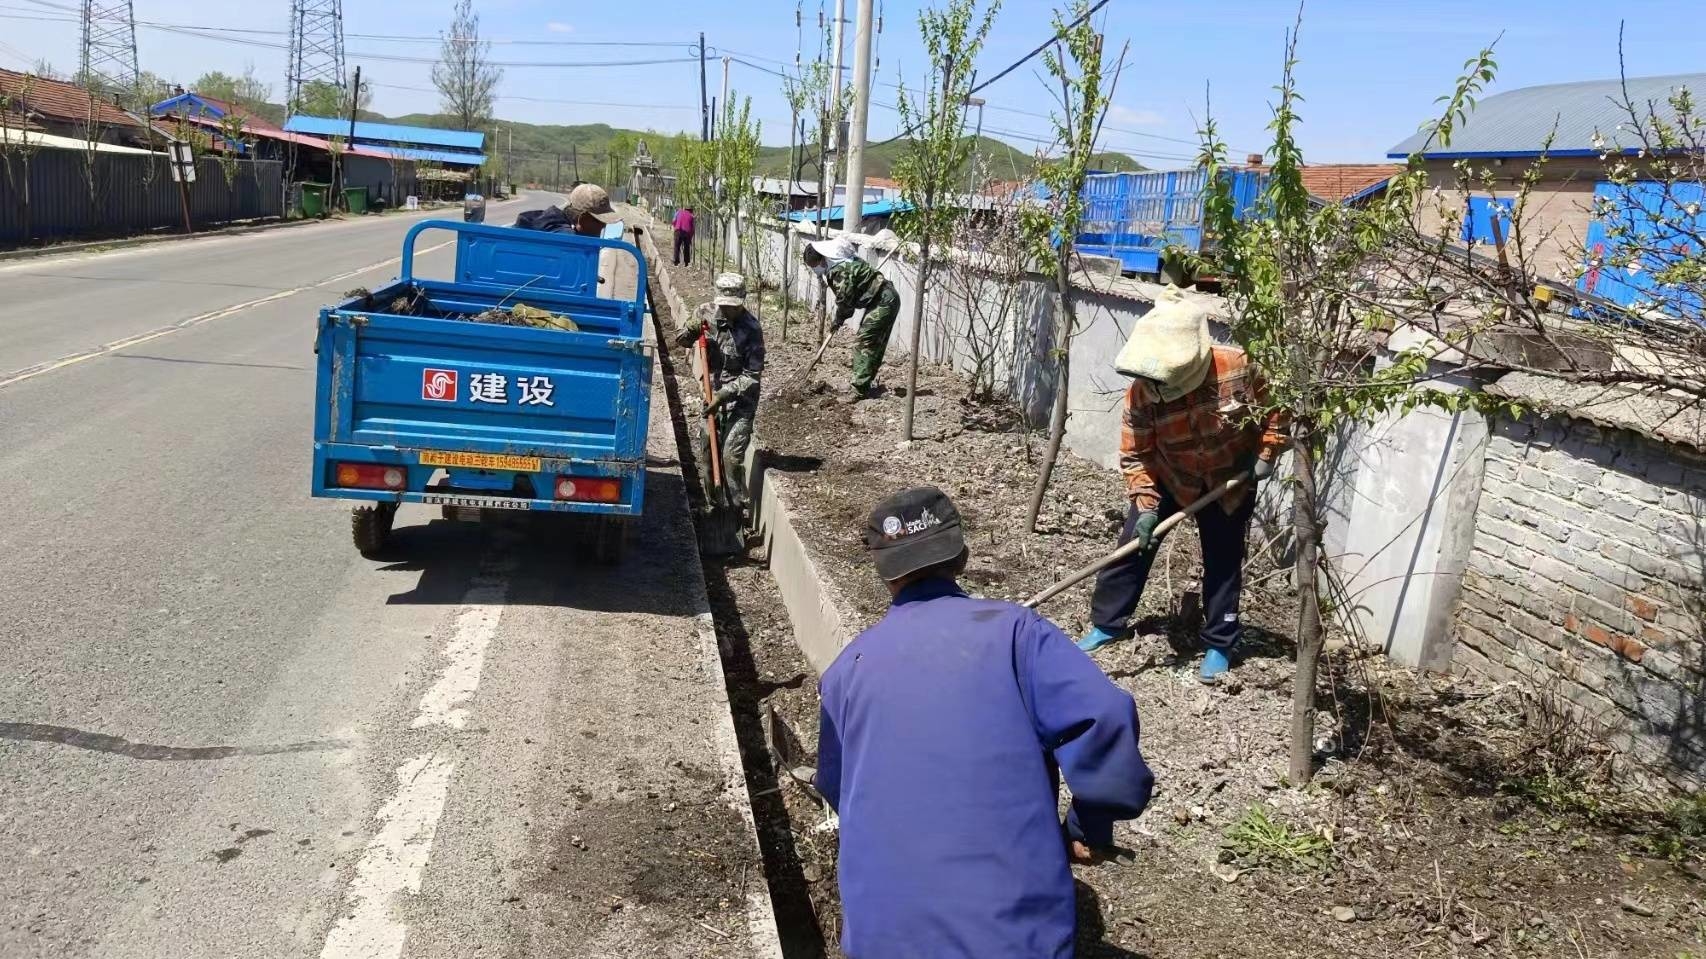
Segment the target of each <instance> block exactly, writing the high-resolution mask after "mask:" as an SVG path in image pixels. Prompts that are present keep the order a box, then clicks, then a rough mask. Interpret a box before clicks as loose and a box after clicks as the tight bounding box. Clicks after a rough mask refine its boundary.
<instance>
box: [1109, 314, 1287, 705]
mask: <svg viewBox="0 0 1706 959" xmlns="http://www.w3.org/2000/svg"><path fill="white" fill-rule="evenodd" d="M1163 314H1165V315H1163ZM1134 350H1135V355H1134ZM1128 357H1130V358H1132V359H1133V361H1134V362H1131V363H1127V362H1126V361H1127V359H1128ZM1121 362H1122V367H1126V368H1124V369H1123V370H1122V371H1124V372H1127V373H1137V375H1136V376H1134V382H1133V383H1132V385H1131V388H1130V389H1128V390H1127V391H1126V397H1125V416H1124V421H1123V425H1122V428H1121V432H1120V472H1121V473H1122V474H1124V477H1125V487H1126V495H1127V497H1128V498H1129V499H1130V500H1131V509H1130V511H1129V513H1128V514H1127V516H1126V522H1125V529H1124V531H1123V532H1122V533H1121V534H1120V544H1121V545H1124V544H1126V543H1128V542H1131V541H1132V540H1134V539H1135V540H1138V541H1139V542H1141V543H1143V546H1142V547H1141V548H1140V549H1139V550H1138V551H1137V552H1135V553H1132V554H1131V555H1130V556H1127V557H1126V558H1124V559H1122V560H1121V561H1120V562H1118V563H1115V564H1114V565H1112V566H1109V567H1108V568H1107V569H1104V570H1103V571H1102V572H1101V575H1099V576H1098V577H1097V578H1096V590H1095V592H1094V593H1093V594H1092V595H1091V599H1090V622H1091V625H1092V628H1091V630H1090V631H1089V632H1088V633H1087V634H1085V636H1084V638H1083V639H1081V640H1079V642H1078V646H1079V648H1080V649H1084V650H1086V651H1088V650H1093V649H1095V648H1097V647H1098V646H1101V645H1103V644H1105V643H1108V642H1111V641H1113V640H1114V639H1116V638H1119V637H1120V636H1121V635H1123V634H1124V633H1125V631H1126V627H1127V620H1129V619H1130V618H1131V614H1132V611H1133V610H1135V609H1136V608H1137V604H1138V601H1139V600H1140V599H1141V598H1142V597H1143V587H1144V584H1145V583H1146V582H1148V580H1149V570H1150V566H1151V564H1153V563H1154V561H1155V552H1156V550H1155V545H1156V544H1155V542H1154V539H1155V528H1156V527H1157V526H1158V525H1160V523H1161V521H1162V520H1164V519H1166V518H1167V517H1169V516H1171V515H1173V514H1174V513H1176V512H1178V511H1179V510H1181V509H1183V508H1184V507H1186V506H1189V505H1190V504H1191V503H1193V502H1195V501H1196V500H1197V499H1199V498H1201V497H1202V496H1203V495H1204V494H1206V493H1208V492H1210V491H1211V490H1213V489H1215V488H1216V487H1218V486H1219V485H1220V484H1222V483H1224V482H1226V481H1227V480H1230V479H1233V478H1234V477H1237V476H1241V475H1242V476H1245V477H1246V482H1245V483H1244V485H1242V486H1240V487H1238V488H1237V489H1234V490H1233V491H1232V492H1230V493H1227V494H1226V495H1225V496H1223V497H1222V498H1221V499H1220V501H1219V502H1218V503H1213V504H1210V505H1209V506H1208V507H1207V508H1205V509H1203V510H1202V512H1200V513H1198V514H1197V515H1196V523H1197V531H1198V533H1199V534H1200V536H1201V537H1202V564H1203V583H1202V588H1203V607H1204V616H1205V622H1204V624H1203V630H1202V640H1203V645H1204V646H1206V647H1207V650H1206V652H1205V653H1204V655H1203V661H1202V668H1201V671H1200V676H1201V678H1202V679H1203V681H1204V682H1213V681H1214V680H1215V678H1216V677H1218V676H1219V675H1220V674H1221V673H1224V672H1225V671H1226V670H1227V669H1229V668H1230V667H1231V656H1232V653H1233V650H1234V649H1235V648H1236V647H1237V645H1238V641H1239V640H1240V639H1241V638H1242V637H1243V633H1244V628H1243V625H1242V624H1241V623H1240V622H1239V621H1238V598H1239V594H1240V592H1241V591H1242V589H1243V585H1244V550H1245V537H1246V536H1247V534H1248V531H1249V528H1250V516H1251V514H1252V513H1253V512H1254V511H1255V504H1256V496H1255V489H1254V486H1255V483H1256V481H1259V480H1263V479H1266V478H1268V476H1270V475H1271V474H1272V473H1273V466H1274V458H1275V457H1277V456H1278V455H1279V454H1280V452H1281V451H1282V450H1284V448H1285V445H1286V440H1285V429H1286V421H1285V418H1284V416H1283V415H1282V414H1281V413H1279V412H1278V411H1274V412H1269V413H1266V414H1263V413H1262V411H1263V410H1264V409H1265V408H1266V405H1267V399H1268V397H1267V386H1266V384H1265V383H1264V381H1263V380H1262V377H1261V375H1260V374H1259V373H1258V372H1257V371H1256V370H1255V369H1254V368H1253V367H1251V365H1250V362H1249V359H1248V357H1246V356H1245V354H1244V351H1243V350H1241V349H1239V348H1238V347H1236V346H1216V345H1214V343H1213V341H1212V340H1211V339H1210V337H1209V331H1208V317H1207V315H1206V314H1204V313H1201V312H1193V311H1161V310H1157V311H1156V312H1155V313H1153V314H1151V315H1150V316H1148V317H1145V318H1144V319H1142V320H1139V321H1138V325H1137V328H1136V329H1135V330H1133V332H1132V341H1131V345H1130V346H1128V347H1127V352H1126V353H1122V354H1121Z"/></svg>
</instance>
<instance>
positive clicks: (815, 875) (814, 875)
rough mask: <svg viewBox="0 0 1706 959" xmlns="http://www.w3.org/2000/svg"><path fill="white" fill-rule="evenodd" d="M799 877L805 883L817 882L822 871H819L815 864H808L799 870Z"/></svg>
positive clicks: (821, 876) (820, 877)
mask: <svg viewBox="0 0 1706 959" xmlns="http://www.w3.org/2000/svg"><path fill="white" fill-rule="evenodd" d="M800 875H801V876H803V877H804V878H805V880H806V882H817V881H818V880H820V879H822V878H823V870H821V869H819V868H818V867H817V864H816V863H809V862H808V863H806V865H805V867H804V868H802V869H801V870H800Z"/></svg>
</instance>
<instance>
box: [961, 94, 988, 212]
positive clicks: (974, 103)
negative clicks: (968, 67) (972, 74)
mask: <svg viewBox="0 0 1706 959" xmlns="http://www.w3.org/2000/svg"><path fill="white" fill-rule="evenodd" d="M985 102H986V101H985V100H984V99H983V98H982V97H966V106H968V107H977V132H976V133H973V134H972V135H971V175H970V176H968V177H967V178H966V195H967V199H968V201H969V199H970V195H971V194H973V193H976V192H977V172H978V170H977V167H978V160H979V159H980V158H981V154H982V152H983V105H984V103H985ZM960 129H962V130H963V129H965V128H964V127H961V128H960Z"/></svg>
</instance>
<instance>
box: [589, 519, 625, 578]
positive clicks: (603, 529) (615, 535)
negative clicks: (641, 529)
mask: <svg viewBox="0 0 1706 959" xmlns="http://www.w3.org/2000/svg"><path fill="white" fill-rule="evenodd" d="M629 525H630V524H629V522H628V517H626V516H600V517H598V518H597V519H596V520H594V521H593V533H592V543H593V556H594V558H596V559H597V560H598V562H599V563H601V564H603V565H605V566H615V565H616V564H617V563H620V562H622V557H624V556H625V555H627V553H628V535H629Z"/></svg>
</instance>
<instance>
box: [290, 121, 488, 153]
mask: <svg viewBox="0 0 1706 959" xmlns="http://www.w3.org/2000/svg"><path fill="white" fill-rule="evenodd" d="M284 128H285V129H286V130H289V131H290V132H292V133H306V134H308V135H309V136H316V137H334V136H342V137H347V136H349V121H348V120H344V119H337V118H334V117H312V116H306V115H298V116H294V117H291V118H290V119H289V120H288V121H286V123H285V124H284ZM355 138H356V139H357V140H368V141H374V142H382V143H412V144H417V145H419V146H423V147H445V148H448V149H451V150H481V149H484V148H485V145H486V135H485V134H484V133H477V132H474V131H469V130H438V129H434V128H432V127H410V126H403V125H401V124H396V123H368V122H366V121H365V120H361V121H357V122H356V125H355Z"/></svg>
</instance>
